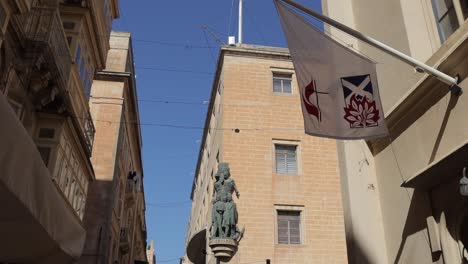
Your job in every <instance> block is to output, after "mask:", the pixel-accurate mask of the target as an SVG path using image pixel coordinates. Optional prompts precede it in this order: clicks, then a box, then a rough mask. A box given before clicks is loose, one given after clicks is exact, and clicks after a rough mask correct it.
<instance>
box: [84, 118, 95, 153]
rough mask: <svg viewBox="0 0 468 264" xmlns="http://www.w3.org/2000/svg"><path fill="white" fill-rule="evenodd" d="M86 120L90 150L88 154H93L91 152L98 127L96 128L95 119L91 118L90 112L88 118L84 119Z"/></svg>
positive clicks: (87, 144)
mask: <svg viewBox="0 0 468 264" xmlns="http://www.w3.org/2000/svg"><path fill="white" fill-rule="evenodd" d="M84 122H85V123H84V129H85V131H84V138H85V141H86V150H87V151H88V154H89V155H91V152H92V151H93V143H94V134H95V133H96V129H95V128H94V124H93V120H92V119H91V115H90V114H89V112H88V113H87V118H85V119H84Z"/></svg>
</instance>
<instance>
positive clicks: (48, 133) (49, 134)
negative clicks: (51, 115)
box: [39, 128, 55, 139]
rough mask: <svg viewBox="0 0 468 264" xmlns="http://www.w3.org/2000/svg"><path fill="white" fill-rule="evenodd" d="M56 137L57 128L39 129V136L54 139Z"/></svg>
mask: <svg viewBox="0 0 468 264" xmlns="http://www.w3.org/2000/svg"><path fill="white" fill-rule="evenodd" d="M54 137H55V129H53V128H41V129H39V138H45V139H53V138H54Z"/></svg>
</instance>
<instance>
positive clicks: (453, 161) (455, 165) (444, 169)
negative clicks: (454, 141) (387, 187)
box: [401, 141, 468, 189]
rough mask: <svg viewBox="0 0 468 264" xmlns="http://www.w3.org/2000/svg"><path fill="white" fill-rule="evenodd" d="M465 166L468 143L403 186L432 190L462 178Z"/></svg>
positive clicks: (467, 164) (467, 161) (467, 155)
mask: <svg viewBox="0 0 468 264" xmlns="http://www.w3.org/2000/svg"><path fill="white" fill-rule="evenodd" d="M465 166H468V141H465V142H463V143H462V144H460V145H458V146H457V147H456V148H454V149H453V150H452V151H450V152H449V153H448V154H447V155H445V156H444V157H442V158H441V159H439V160H437V161H435V162H433V163H431V164H429V165H428V166H427V167H426V168H424V169H423V170H422V171H420V172H418V173H416V174H415V175H413V176H412V177H410V178H409V179H407V180H406V181H405V182H403V184H402V185H401V186H402V187H407V188H422V189H430V188H432V187H434V186H437V185H439V184H442V183H444V182H448V181H450V180H452V179H453V178H454V177H458V178H461V177H462V171H463V167H465Z"/></svg>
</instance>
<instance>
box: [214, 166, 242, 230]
mask: <svg viewBox="0 0 468 264" xmlns="http://www.w3.org/2000/svg"><path fill="white" fill-rule="evenodd" d="M215 179H216V182H215V184H214V192H213V209H212V230H211V238H212V239H214V238H231V239H238V238H239V236H240V232H239V229H238V228H237V220H238V214H237V207H236V203H235V202H234V201H233V199H232V193H233V192H235V193H236V196H237V198H239V197H240V194H239V191H238V190H237V187H236V183H235V181H234V180H233V179H232V178H231V173H230V171H229V164H228V163H220V164H219V165H218V172H217V173H216V175H215Z"/></svg>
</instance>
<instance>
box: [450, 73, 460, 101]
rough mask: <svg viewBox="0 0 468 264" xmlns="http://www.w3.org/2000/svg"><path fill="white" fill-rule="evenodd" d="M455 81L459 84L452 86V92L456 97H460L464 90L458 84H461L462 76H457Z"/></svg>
mask: <svg viewBox="0 0 468 264" xmlns="http://www.w3.org/2000/svg"><path fill="white" fill-rule="evenodd" d="M455 80H456V81H457V84H452V85H451V86H450V91H451V92H452V94H453V95H456V96H460V95H462V94H463V90H462V88H461V87H460V86H458V84H459V83H460V75H459V74H457V76H455Z"/></svg>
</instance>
